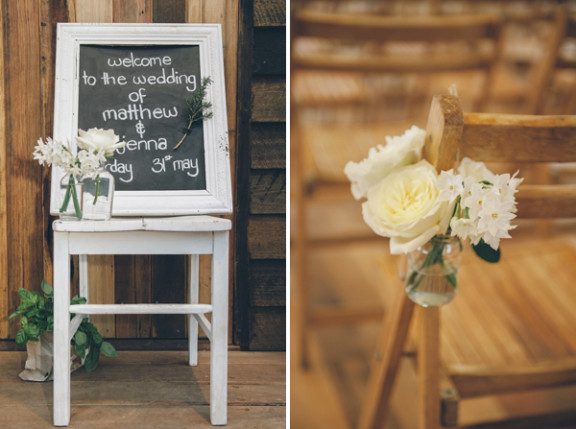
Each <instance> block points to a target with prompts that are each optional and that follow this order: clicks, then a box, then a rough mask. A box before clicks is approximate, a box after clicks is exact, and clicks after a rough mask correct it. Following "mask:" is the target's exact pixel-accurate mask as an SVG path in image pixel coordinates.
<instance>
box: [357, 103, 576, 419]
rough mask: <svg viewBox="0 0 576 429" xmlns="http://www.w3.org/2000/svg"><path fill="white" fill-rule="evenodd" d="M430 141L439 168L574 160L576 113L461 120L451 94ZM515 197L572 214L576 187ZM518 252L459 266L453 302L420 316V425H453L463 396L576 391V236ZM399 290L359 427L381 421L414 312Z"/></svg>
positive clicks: (434, 120)
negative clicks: (462, 161)
mask: <svg viewBox="0 0 576 429" xmlns="http://www.w3.org/2000/svg"><path fill="white" fill-rule="evenodd" d="M427 133H428V137H427V144H426V147H425V157H426V158H427V159H428V160H429V161H430V162H431V163H433V164H434V165H435V166H436V167H437V168H438V169H439V170H448V169H450V168H452V167H453V166H454V165H455V163H456V161H457V160H458V159H459V158H463V157H469V158H472V159H474V160H477V161H483V162H496V161H497V162H500V161H510V162H514V163H523V164H529V163H533V162H571V161H572V162H573V161H576V144H575V142H576V116H533V115H507V114H483V113H465V114H463V113H462V109H461V107H460V103H459V100H458V99H457V98H456V97H451V96H437V97H435V98H434V100H433V102H432V107H431V110H430V116H429V120H428V125H427ZM517 200H518V215H519V217H525V218H573V217H576V186H575V185H555V186H554V185H541V186H538V185H534V186H529V185H521V186H520V190H519V193H518V194H517ZM521 246H522V248H521V249H520V250H518V251H516V252H515V253H510V254H507V253H505V252H504V253H503V258H502V260H501V261H500V262H499V263H497V264H491V265H488V266H487V265H486V263H484V262H482V261H480V260H479V259H477V258H475V259H473V261H475V262H470V263H469V264H467V265H465V266H464V265H463V267H462V270H461V273H460V275H461V278H460V282H459V283H460V291H459V295H458V296H457V297H456V299H455V300H454V301H453V302H452V303H451V304H449V305H447V306H445V307H442V309H440V308H437V307H436V308H434V307H430V308H423V307H417V308H416V311H417V316H418V317H417V318H416V320H417V321H418V324H417V333H418V340H417V341H418V347H417V369H418V390H419V391H418V397H419V402H418V403H419V406H420V412H419V426H418V427H419V428H420V429H424V428H426V429H434V428H439V427H451V426H457V424H458V402H459V401H460V400H461V399H467V398H474V397H480V396H490V395H498V394H503V393H510V392H520V391H526V390H531V389H545V388H552V387H559V386H566V385H569V384H576V336H575V335H574V332H576V313H575V312H574V308H576V291H575V289H574V287H573V286H574V285H573V279H574V278H576V264H575V261H576V236H572V237H569V236H567V237H560V238H557V239H554V240H552V241H550V242H548V243H546V242H542V241H522V244H521ZM476 261H477V262H476ZM398 290H399V294H398V302H397V303H396V304H397V305H396V306H395V307H394V312H393V314H390V318H389V321H388V322H387V324H385V325H384V329H383V330H382V333H381V339H380V345H379V352H380V355H381V356H382V359H381V360H377V361H374V362H373V364H372V370H371V375H370V377H369V381H368V387H367V390H366V396H365V401H364V403H363V407H364V408H363V410H362V413H361V418H360V422H359V425H358V427H359V428H362V429H366V428H371V429H376V428H381V427H382V425H383V422H384V419H385V416H386V413H387V406H388V401H389V399H390V395H391V392H392V388H393V384H394V379H395V375H396V372H397V370H398V366H399V362H400V358H401V356H402V354H403V347H404V344H405V341H406V339H407V336H408V332H409V325H410V321H411V319H412V315H413V313H414V308H415V304H414V303H412V301H410V299H409V298H408V297H407V295H406V294H405V293H404V292H403V287H402V286H401V285H398ZM440 313H441V314H442V324H440ZM440 327H442V330H440ZM575 421H576V409H573V410H567V411H565V412H563V413H561V414H559V415H558V414H556V415H547V416H539V417H534V416H532V417H530V419H529V420H523V423H524V425H523V426H515V425H514V422H513V421H508V422H505V423H502V422H500V426H498V427H502V428H503V427H506V428H512V427H523V428H524V427H534V428H544V427H545V428H551V427H557V426H561V425H562V424H564V425H565V424H567V423H569V422H571V423H574V422H575ZM516 423H518V421H516ZM556 425H557V426H556ZM459 427H462V426H459ZM474 427H480V426H474ZM481 427H482V428H484V427H487V426H484V425H481Z"/></svg>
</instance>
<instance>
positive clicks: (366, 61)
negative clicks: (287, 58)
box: [293, 53, 493, 73]
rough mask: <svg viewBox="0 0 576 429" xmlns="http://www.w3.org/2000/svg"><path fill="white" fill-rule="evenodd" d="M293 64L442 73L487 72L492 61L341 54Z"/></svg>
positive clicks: (470, 56)
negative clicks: (485, 70)
mask: <svg viewBox="0 0 576 429" xmlns="http://www.w3.org/2000/svg"><path fill="white" fill-rule="evenodd" d="M293 61H295V63H296V64H297V66H298V67H299V68H300V69H311V70H323V71H355V72H357V71H362V72H377V71H386V72H391V73H405V72H406V73H408V72H418V71H422V72H442V71H465V70H478V69H488V68H489V67H490V66H491V65H492V62H493V59H492V57H491V56H489V55H482V54H481V53H474V54H458V55H453V54H444V55H440V54H436V55H434V56H428V55H426V56H423V57H422V56H420V57H408V56H403V57H393V56H379V57H377V56H371V57H365V56H357V55H340V54H317V55H314V56H313V57H312V56H306V57H300V56H298V55H295V56H294V58H293Z"/></svg>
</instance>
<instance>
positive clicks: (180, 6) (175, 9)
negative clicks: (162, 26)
mask: <svg viewBox="0 0 576 429" xmlns="http://www.w3.org/2000/svg"><path fill="white" fill-rule="evenodd" d="M152 10H153V13H152V16H153V19H154V22H158V23H162V22H178V23H180V22H185V20H186V0H153V1H152Z"/></svg>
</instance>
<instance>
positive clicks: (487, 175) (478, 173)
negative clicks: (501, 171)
mask: <svg viewBox="0 0 576 429" xmlns="http://www.w3.org/2000/svg"><path fill="white" fill-rule="evenodd" d="M458 173H459V174H461V175H462V177H472V178H473V179H475V181H476V182H480V181H482V180H486V181H488V182H490V183H494V177H495V176H496V175H495V174H494V173H492V172H491V171H490V170H488V168H487V167H486V164H484V163H483V162H478V161H472V160H471V159H470V158H464V159H462V161H460V165H459V166H458Z"/></svg>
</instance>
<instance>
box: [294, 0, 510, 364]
mask: <svg viewBox="0 0 576 429" xmlns="http://www.w3.org/2000/svg"><path fill="white" fill-rule="evenodd" d="M499 34H500V21H499V20H498V18H496V17H494V16H490V15H475V16H437V17H402V18H401V19H399V18H395V17H390V16H378V15H359V14H340V13H325V12H317V11H309V10H298V9H297V8H295V9H294V10H293V16H292V19H291V34H290V36H291V63H290V67H291V94H290V97H291V98H290V99H291V163H292V167H291V172H292V175H291V179H292V187H291V198H292V199H291V201H292V210H293V213H292V223H291V225H292V228H291V231H292V237H291V240H292V246H293V247H292V250H293V252H292V255H293V259H292V264H293V267H292V269H293V277H292V279H293V283H292V284H293V289H292V293H293V296H292V298H293V299H298V300H299V302H300V306H299V307H300V308H301V311H300V313H299V317H298V319H297V320H296V319H295V320H294V324H295V326H296V325H297V326H300V327H301V328H300V329H299V330H300V333H301V337H302V339H303V344H302V347H301V350H302V359H301V363H302V364H303V365H305V364H306V361H307V357H306V356H307V347H306V341H307V340H306V336H307V330H308V329H310V327H311V325H312V324H313V323H315V322H316V321H319V320H320V319H321V317H322V315H318V316H316V315H314V316H313V315H312V314H311V311H310V308H309V304H308V301H309V280H308V272H309V271H308V267H307V263H308V262H307V259H308V258H307V254H308V252H309V250H310V246H311V245H312V244H313V243H316V244H318V243H319V242H330V243H335V242H336V241H337V239H340V240H341V241H340V242H343V241H344V242H346V241H350V240H354V239H358V238H370V239H377V238H378V237H377V236H376V235H375V234H373V233H372V232H371V231H370V230H369V228H368V227H367V226H366V225H365V224H364V223H363V222H362V221H361V216H360V208H359V205H358V203H357V202H356V201H354V200H353V198H352V196H351V194H350V191H349V182H348V180H347V179H346V177H345V175H344V172H343V170H344V166H345V164H346V163H347V162H348V161H350V160H354V161H359V160H360V159H362V158H364V157H365V156H366V154H367V153H368V148H370V147H373V146H375V145H377V144H383V143H384V142H385V139H384V137H385V136H386V135H390V136H394V135H400V134H402V133H403V132H404V130H406V129H407V128H409V127H410V126H411V125H413V124H417V125H418V124H420V126H422V127H423V125H424V122H425V117H426V115H427V112H425V110H426V108H425V107H424V108H423V109H424V110H423V111H422V112H421V113H414V110H418V109H415V108H422V106H427V105H428V103H429V99H430V96H431V94H430V91H431V87H432V86H431V85H433V84H434V83H436V87H437V88H438V87H440V88H443V89H447V88H448V86H449V85H450V84H451V83H453V82H457V80H456V81H455V80H454V79H458V76H460V77H463V79H469V78H470V76H468V74H469V73H471V74H472V75H473V76H472V79H473V80H472V82H473V83H472V84H470V82H471V81H469V80H466V82H467V83H468V84H467V85H464V84H463V85H459V86H458V89H459V91H460V92H461V93H464V94H466V98H467V99H469V100H474V103H472V105H473V106H474V107H475V108H477V109H481V107H482V105H483V104H484V102H485V100H486V97H487V96H488V95H489V89H490V82H491V79H492V77H493V76H492V74H493V68H494V66H495V64H496V62H497V59H498V56H499V50H500V43H499ZM446 73H448V75H447V74H446ZM454 73H457V75H455V74H454ZM431 76H434V78H433V77H431ZM447 76H450V77H449V78H447ZM399 89H400V91H399ZM437 91H438V90H436V92H437ZM387 103H388V105H387ZM335 107H338V109H344V112H348V114H349V116H348V117H349V118H350V117H351V118H352V119H351V121H349V122H348V123H345V122H344V121H343V120H341V118H340V117H339V116H337V115H336V116H332V117H331V119H332V121H328V122H326V123H321V124H320V125H319V126H317V125H318V124H317V123H316V124H311V123H310V122H309V121H308V120H307V118H308V113H309V112H310V109H312V108H313V109H316V108H320V110H321V112H323V114H327V115H329V113H326V112H329V111H331V109H333V108H335ZM346 108H348V110H347V111H346ZM381 109H384V111H386V112H388V114H390V115H394V116H398V117H397V118H395V120H394V121H390V120H387V118H388V116H386V115H385V116H382V115H381V113H380V112H381ZM334 110H336V111H340V112H341V111H342V110H337V109H334ZM401 110H403V113H402V115H397V114H396V113H395V112H399V111H401ZM368 116H373V117H372V118H370V120H367V119H366V117H368ZM343 185H344V186H343ZM335 188H337V189H340V191H339V192H341V193H343V195H344V199H345V201H346V203H347V204H348V206H349V207H352V208H353V210H354V215H355V218H356V219H357V220H358V221H359V222H354V221H351V218H347V219H346V221H345V222H341V223H339V225H338V226H337V228H335V229H334V230H331V233H330V234H325V236H324V237H318V231H314V232H315V233H316V236H315V237H312V234H311V231H310V228H309V225H308V223H307V217H308V216H309V209H310V207H311V202H312V198H313V196H318V195H326V194H327V193H328V190H329V191H330V192H332V191H334V189H335ZM340 198H342V197H340ZM352 204H353V205H352ZM328 210H329V211H330V217H331V216H332V214H333V213H341V210H339V209H335V210H332V209H331V208H330V209H328ZM330 217H327V218H326V219H329V218H330ZM321 223H327V222H321ZM321 223H319V224H321ZM350 225H352V226H353V227H352V228H348V227H349V226H350ZM356 225H358V227H357V228H356ZM347 228H348V229H347ZM374 304H377V303H374ZM381 315H382V308H381V305H373V307H371V308H368V307H362V308H351V309H347V310H346V311H340V312H339V313H338V314H335V313H329V314H327V318H328V319H329V320H330V323H332V322H338V321H340V322H344V323H348V322H350V321H352V320H356V321H358V320H366V319H370V320H379V319H380V318H381Z"/></svg>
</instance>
